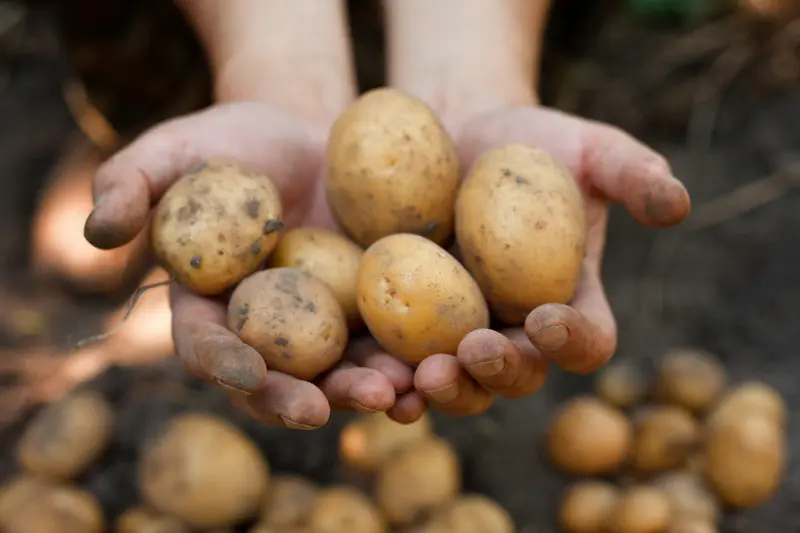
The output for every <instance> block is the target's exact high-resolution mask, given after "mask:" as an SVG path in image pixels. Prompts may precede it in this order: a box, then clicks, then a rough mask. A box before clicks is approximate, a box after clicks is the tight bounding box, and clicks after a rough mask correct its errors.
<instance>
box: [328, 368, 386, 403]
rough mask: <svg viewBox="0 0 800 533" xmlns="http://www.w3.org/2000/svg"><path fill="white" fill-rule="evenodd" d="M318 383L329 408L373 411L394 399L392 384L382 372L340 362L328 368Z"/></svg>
mask: <svg viewBox="0 0 800 533" xmlns="http://www.w3.org/2000/svg"><path fill="white" fill-rule="evenodd" d="M319 387H320V389H321V390H322V392H323V393H324V394H325V396H326V397H327V398H328V402H330V405H331V407H332V408H333V409H339V410H343V411H350V410H356V411H358V412H361V413H377V412H382V411H386V410H387V409H389V408H390V407H391V406H392V405H393V404H394V401H395V392H394V386H393V385H392V383H391V381H389V378H388V377H386V376H385V375H384V374H383V373H382V372H380V371H378V370H374V369H372V368H361V367H358V366H355V365H354V364H353V363H342V364H340V365H339V366H338V367H337V368H335V369H334V370H333V371H331V372H329V373H328V374H327V375H326V376H325V377H324V378H322V380H321V381H320V383H319Z"/></svg>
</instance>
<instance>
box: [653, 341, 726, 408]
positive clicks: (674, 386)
mask: <svg viewBox="0 0 800 533" xmlns="http://www.w3.org/2000/svg"><path fill="white" fill-rule="evenodd" d="M726 381H727V376H726V372H725V367H724V366H723V365H722V363H721V362H720V361H719V359H717V357H716V356H715V355H714V354H712V353H710V352H706V351H705V350H699V349H691V348H682V349H678V350H672V351H670V352H668V353H667V354H666V355H665V356H664V359H663V360H662V361H661V364H660V366H659V369H658V381H657V383H656V396H657V397H658V399H659V400H661V401H662V402H667V403H673V404H675V405H679V406H681V407H684V408H686V409H688V410H690V411H692V412H694V413H701V412H703V411H705V410H706V409H707V408H708V407H709V406H711V404H712V403H713V402H714V401H715V400H716V399H717V398H718V397H719V395H720V394H721V393H722V391H723V389H724V388H725V384H726Z"/></svg>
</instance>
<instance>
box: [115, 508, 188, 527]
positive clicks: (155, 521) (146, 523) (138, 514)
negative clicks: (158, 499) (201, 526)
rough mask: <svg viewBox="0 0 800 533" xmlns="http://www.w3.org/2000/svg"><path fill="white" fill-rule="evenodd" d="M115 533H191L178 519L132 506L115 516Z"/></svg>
mask: <svg viewBox="0 0 800 533" xmlns="http://www.w3.org/2000/svg"><path fill="white" fill-rule="evenodd" d="M116 531H117V533H191V532H190V531H189V528H188V527H187V526H185V525H184V524H182V523H181V522H180V521H179V520H178V519H176V518H173V517H171V516H164V515H160V514H158V513H156V512H153V511H151V510H150V509H146V508H144V507H132V508H130V509H128V510H126V511H125V512H123V513H122V514H121V515H120V516H119V518H117V528H116Z"/></svg>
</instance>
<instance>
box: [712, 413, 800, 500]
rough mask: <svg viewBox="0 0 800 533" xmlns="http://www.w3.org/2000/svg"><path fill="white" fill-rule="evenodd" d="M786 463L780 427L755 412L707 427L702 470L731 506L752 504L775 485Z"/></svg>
mask: <svg viewBox="0 0 800 533" xmlns="http://www.w3.org/2000/svg"><path fill="white" fill-rule="evenodd" d="M785 465H786V444H785V443H784V435H783V432H782V430H781V428H780V427H779V426H778V425H777V424H775V423H774V422H773V421H772V420H770V419H768V418H765V417H763V416H761V415H760V414H759V413H756V412H753V411H751V412H748V411H744V412H742V413H740V415H739V416H738V417H736V418H733V417H732V418H729V419H724V420H720V421H719V422H718V423H716V424H713V425H711V426H709V428H708V436H707V441H706V471H707V476H708V480H709V482H710V484H711V487H712V488H713V489H714V491H715V492H716V493H717V495H718V496H719V497H720V499H722V501H723V502H724V503H726V504H727V505H729V506H731V507H738V508H748V507H755V506H757V505H759V504H761V503H762V502H764V501H766V500H767V498H769V497H770V496H772V495H773V494H774V493H775V492H776V491H777V490H778V488H779V486H780V483H781V478H782V476H783V470H784V467H785Z"/></svg>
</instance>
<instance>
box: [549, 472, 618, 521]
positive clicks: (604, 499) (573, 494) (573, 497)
mask: <svg viewBox="0 0 800 533" xmlns="http://www.w3.org/2000/svg"><path fill="white" fill-rule="evenodd" d="M618 500H619V489H617V487H615V486H614V485H612V484H611V483H607V482H605V481H595V480H585V481H578V482H577V483H575V484H574V485H572V486H571V487H570V488H569V489H568V490H567V492H566V494H565V495H564V498H563V499H562V501H561V506H560V508H559V511H558V521H559V524H560V525H561V527H562V528H563V529H564V531H565V533H604V532H605V525H606V522H607V521H608V517H609V516H610V515H611V511H612V509H613V508H614V506H616V504H617V501H618Z"/></svg>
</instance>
